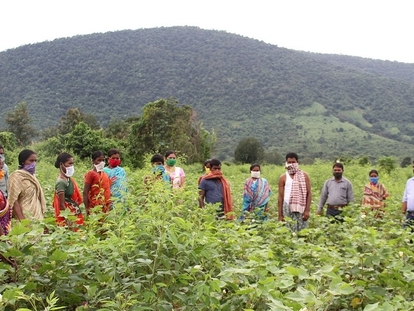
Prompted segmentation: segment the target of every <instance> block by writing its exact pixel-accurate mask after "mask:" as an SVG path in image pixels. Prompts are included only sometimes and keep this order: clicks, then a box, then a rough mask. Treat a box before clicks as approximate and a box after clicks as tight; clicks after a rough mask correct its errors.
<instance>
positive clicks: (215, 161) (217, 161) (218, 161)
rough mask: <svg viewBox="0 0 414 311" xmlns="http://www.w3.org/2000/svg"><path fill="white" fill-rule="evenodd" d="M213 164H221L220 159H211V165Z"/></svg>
mask: <svg viewBox="0 0 414 311" xmlns="http://www.w3.org/2000/svg"><path fill="white" fill-rule="evenodd" d="M213 166H221V162H220V160H217V159H211V161H210V167H213Z"/></svg>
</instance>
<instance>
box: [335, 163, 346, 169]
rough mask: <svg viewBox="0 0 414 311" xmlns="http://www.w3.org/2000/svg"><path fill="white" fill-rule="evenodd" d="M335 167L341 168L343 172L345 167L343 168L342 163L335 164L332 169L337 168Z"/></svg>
mask: <svg viewBox="0 0 414 311" xmlns="http://www.w3.org/2000/svg"><path fill="white" fill-rule="evenodd" d="M335 167H339V168H341V169H342V170H344V166H343V164H342V163H338V162H336V163H334V165H333V166H332V168H335Z"/></svg>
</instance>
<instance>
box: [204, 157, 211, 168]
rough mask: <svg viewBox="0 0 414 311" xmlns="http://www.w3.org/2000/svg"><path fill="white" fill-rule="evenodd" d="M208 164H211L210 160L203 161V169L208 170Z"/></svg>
mask: <svg viewBox="0 0 414 311" xmlns="http://www.w3.org/2000/svg"><path fill="white" fill-rule="evenodd" d="M210 162H211V159H207V160H205V161H204V167H205V168H210Z"/></svg>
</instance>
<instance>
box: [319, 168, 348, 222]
mask: <svg viewBox="0 0 414 311" xmlns="http://www.w3.org/2000/svg"><path fill="white" fill-rule="evenodd" d="M332 168H333V175H334V177H333V178H330V179H328V180H327V181H325V184H324V185H323V188H322V191H321V198H320V201H319V205H318V211H317V212H316V214H317V215H321V214H322V210H323V207H324V205H325V203H326V204H327V209H326V216H332V217H334V218H335V219H337V220H339V221H343V220H342V219H341V218H340V217H338V216H339V215H340V214H341V213H342V208H343V207H345V206H347V205H348V204H349V203H350V202H352V201H354V192H353V190H352V184H351V182H350V181H349V180H348V179H346V178H345V177H343V176H342V175H343V173H344V166H343V165H342V163H335V164H334V165H333V167H332Z"/></svg>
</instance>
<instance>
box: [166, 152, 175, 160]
mask: <svg viewBox="0 0 414 311" xmlns="http://www.w3.org/2000/svg"><path fill="white" fill-rule="evenodd" d="M173 153H174V154H175V152H174V150H168V151H167V152H166V153H165V157H166V158H167V157H168V156H169V155H170V154H173Z"/></svg>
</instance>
